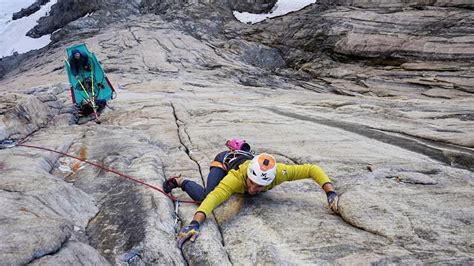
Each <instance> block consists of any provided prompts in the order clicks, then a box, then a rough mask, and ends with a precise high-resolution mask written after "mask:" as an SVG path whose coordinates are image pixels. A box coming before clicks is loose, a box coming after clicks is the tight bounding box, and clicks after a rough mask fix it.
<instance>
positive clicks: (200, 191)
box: [181, 167, 227, 201]
mask: <svg viewBox="0 0 474 266" xmlns="http://www.w3.org/2000/svg"><path fill="white" fill-rule="evenodd" d="M226 174H227V172H226V171H224V169H222V168H219V167H212V168H211V170H210V171H209V175H208V176H207V186H206V187H205V188H204V187H202V186H201V185H199V184H198V183H196V182H194V181H191V180H187V179H185V180H184V181H183V183H182V184H181V189H182V190H183V191H185V192H186V193H188V195H189V196H190V197H191V198H192V199H193V200H195V201H203V200H204V198H206V196H207V194H209V192H211V191H212V190H213V189H214V188H215V187H217V185H218V184H219V182H221V180H222V178H224V176H226Z"/></svg>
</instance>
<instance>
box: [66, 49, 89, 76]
mask: <svg viewBox="0 0 474 266" xmlns="http://www.w3.org/2000/svg"><path fill="white" fill-rule="evenodd" d="M69 65H70V66H71V72H72V74H73V75H74V76H75V77H76V79H79V70H80V69H81V68H84V70H86V71H91V68H90V65H89V56H88V55H87V54H86V53H84V52H81V51H79V50H77V49H74V50H72V51H71V56H69Z"/></svg>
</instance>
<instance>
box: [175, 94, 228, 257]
mask: <svg viewBox="0 0 474 266" xmlns="http://www.w3.org/2000/svg"><path fill="white" fill-rule="evenodd" d="M170 104H171V108H172V109H173V116H174V119H175V122H176V127H177V133H178V138H179V141H180V143H181V145H182V146H183V147H184V149H185V152H186V154H187V155H188V157H189V159H191V160H192V161H193V162H195V163H196V165H197V167H198V169H199V175H200V176H201V181H202V183H203V184H204V177H203V175H202V169H201V165H200V164H199V162H198V161H197V160H196V159H195V158H193V156H191V154H190V151H189V148H188V147H187V146H186V144H185V141H183V139H182V136H181V134H180V133H179V132H180V128H181V127H182V126H181V125H180V123H182V124H184V122H183V121H181V120H180V119H179V118H178V115H177V113H176V107H175V106H174V104H173V103H172V102H171V103H170ZM183 132H184V134H186V136H187V138H188V140H189V142H191V138H190V137H189V134H188V133H187V132H186V129H183ZM213 216H214V219H215V220H216V224H217V228H218V230H219V233H220V235H221V240H222V241H221V243H222V246H225V241H224V234H223V231H222V227H221V226H220V223H219V220H218V219H217V217H216V215H213ZM225 253H226V255H227V258H228V259H229V261H230V262H231V263H232V260H231V258H230V255H229V253H228V252H227V251H226V252H225ZM183 258H184V260H185V261H186V263H187V264H188V265H189V262H188V261H187V259H186V257H185V256H183Z"/></svg>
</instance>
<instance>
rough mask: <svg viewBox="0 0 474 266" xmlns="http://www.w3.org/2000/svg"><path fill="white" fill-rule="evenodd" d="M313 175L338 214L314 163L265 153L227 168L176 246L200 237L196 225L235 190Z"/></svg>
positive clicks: (246, 190) (331, 191) (267, 187)
mask: <svg viewBox="0 0 474 266" xmlns="http://www.w3.org/2000/svg"><path fill="white" fill-rule="evenodd" d="M304 178H312V179H313V180H314V181H316V183H318V184H319V185H320V186H321V187H322V189H323V190H324V191H325V192H326V196H327V201H328V206H329V208H330V209H331V210H332V211H333V212H334V213H336V214H337V213H338V206H337V204H338V196H337V194H336V191H335V189H334V186H333V185H332V183H331V180H330V179H329V178H328V177H327V175H326V173H324V171H323V170H322V169H321V168H320V167H319V166H317V165H314V164H304V165H286V164H283V163H276V160H275V158H274V157H273V156H272V155H270V154H266V153H262V154H259V155H257V156H255V157H254V158H253V159H252V160H248V161H246V162H244V163H243V164H241V165H240V166H239V168H238V169H236V170H232V171H229V172H228V173H227V175H226V176H225V177H224V178H223V179H222V181H221V182H220V183H219V184H218V185H217V186H216V187H215V188H214V190H212V191H211V192H210V193H209V194H208V195H207V196H206V198H205V199H204V201H203V202H201V204H200V205H199V207H198V209H197V211H196V213H195V214H194V217H193V220H192V221H191V223H190V224H189V225H188V226H187V227H185V228H183V229H182V230H181V231H180V232H179V234H178V247H179V248H182V246H183V244H184V243H185V242H186V241H187V240H188V239H189V240H191V242H194V241H195V240H196V238H197V237H198V236H199V232H200V231H199V230H200V229H199V228H200V226H201V225H202V224H203V223H204V221H205V220H206V218H207V217H208V216H209V215H210V214H211V213H212V211H213V210H214V209H215V208H216V207H217V206H218V205H219V204H221V203H222V202H224V201H226V200H227V199H229V198H230V196H231V195H232V194H234V193H240V194H244V193H248V194H250V195H255V194H257V193H259V192H264V191H267V190H270V189H272V188H274V187H275V186H277V185H279V184H281V183H283V182H285V181H294V180H299V179H304Z"/></svg>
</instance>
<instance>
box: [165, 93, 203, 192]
mask: <svg viewBox="0 0 474 266" xmlns="http://www.w3.org/2000/svg"><path fill="white" fill-rule="evenodd" d="M170 104H171V108H172V109H173V116H174V120H175V123H176V127H177V129H176V131H177V133H178V139H179V142H180V143H181V146H183V148H184V151H185V152H186V154H187V155H188V157H189V159H190V160H191V161H193V162H194V163H196V165H197V167H198V170H199V175H200V176H201V181H202V182H203V184H204V177H203V176H202V169H201V165H200V164H199V162H198V161H197V160H196V159H195V158H193V156H192V155H191V153H190V149H189V147H188V146H187V145H186V142H185V141H184V140H183V137H182V136H181V134H180V129H183V133H184V134H186V137H187V138H188V140H189V142H191V138H190V137H189V134H188V132H186V129H185V128H184V127H183V126H182V125H180V124H181V123H182V124H184V122H183V121H181V120H180V119H179V118H178V115H177V114H176V107H175V106H174V104H173V103H172V102H171V103H170Z"/></svg>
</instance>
